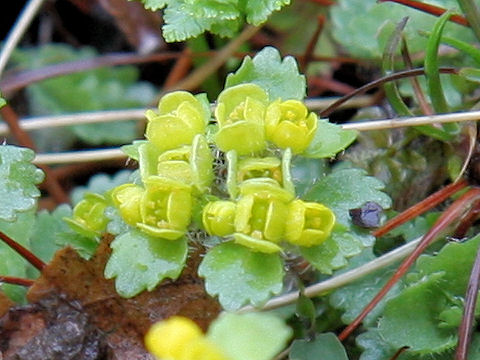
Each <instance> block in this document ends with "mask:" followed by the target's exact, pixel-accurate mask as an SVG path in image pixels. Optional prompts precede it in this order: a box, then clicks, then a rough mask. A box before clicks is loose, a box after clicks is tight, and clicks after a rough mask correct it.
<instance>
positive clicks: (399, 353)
mask: <svg viewBox="0 0 480 360" xmlns="http://www.w3.org/2000/svg"><path fill="white" fill-rule="evenodd" d="M408 349H409V347H408V346H404V347H401V348H400V349H398V350H397V352H396V353H395V354H393V356H392V358H391V359H390V360H397V359H398V357H399V356H400V355H402V354H403V353H404V352H405V351H407V350H408Z"/></svg>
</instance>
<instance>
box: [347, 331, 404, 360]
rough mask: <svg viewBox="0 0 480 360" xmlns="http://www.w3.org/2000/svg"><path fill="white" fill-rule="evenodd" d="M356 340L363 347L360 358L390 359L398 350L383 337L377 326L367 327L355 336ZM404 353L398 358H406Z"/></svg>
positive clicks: (370, 359) (367, 359) (371, 359)
mask: <svg viewBox="0 0 480 360" xmlns="http://www.w3.org/2000/svg"><path fill="white" fill-rule="evenodd" d="M356 341H357V345H358V346H359V347H360V348H361V349H363V352H362V355H361V356H360V360H385V359H391V358H392V357H393V356H394V355H395V352H396V351H397V350H398V349H395V348H394V347H393V346H392V345H390V344H389V343H387V342H386V341H385V340H384V339H383V337H382V336H381V335H380V333H379V331H378V329H377V328H369V329H368V331H366V332H364V333H363V334H360V335H359V336H358V337H357V338H356ZM404 354H405V353H403V354H402V356H400V358H399V359H400V360H406V359H407V358H406V357H405V356H404ZM408 359H410V357H408ZM412 360H413V359H412Z"/></svg>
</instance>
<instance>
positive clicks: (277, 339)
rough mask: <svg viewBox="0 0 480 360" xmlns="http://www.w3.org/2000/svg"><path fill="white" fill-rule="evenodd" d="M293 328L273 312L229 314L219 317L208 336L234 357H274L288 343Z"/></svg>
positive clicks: (248, 359)
mask: <svg viewBox="0 0 480 360" xmlns="http://www.w3.org/2000/svg"><path fill="white" fill-rule="evenodd" d="M291 333H292V331H291V330H290V328H289V327H288V326H286V325H285V323H284V322H283V321H282V320H280V319H279V318H277V317H276V316H273V315H270V314H261V313H251V314H242V315H239V314H228V313H224V314H223V315H221V316H220V317H219V318H217V319H216V320H215V321H214V322H213V323H212V325H210V328H209V329H208V334H207V337H208V338H209V339H210V340H212V342H214V343H215V344H217V345H219V346H220V347H221V348H222V349H223V350H224V352H225V354H226V355H227V356H228V358H229V359H231V360H270V359H273V357H274V356H275V355H276V354H277V353H279V352H280V351H281V350H282V349H283V348H284V347H285V345H286V341H287V340H288V339H289V338H290V336H291Z"/></svg>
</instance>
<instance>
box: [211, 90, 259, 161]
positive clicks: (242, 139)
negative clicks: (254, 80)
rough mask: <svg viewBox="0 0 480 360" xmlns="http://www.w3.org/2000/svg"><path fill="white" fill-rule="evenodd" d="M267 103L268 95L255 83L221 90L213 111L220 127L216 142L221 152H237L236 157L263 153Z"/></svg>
mask: <svg viewBox="0 0 480 360" xmlns="http://www.w3.org/2000/svg"><path fill="white" fill-rule="evenodd" d="M267 104H268V95H267V93H266V92H265V91H264V90H263V89H262V88H261V87H260V86H258V85H255V84H241V85H237V86H233V87H231V88H228V89H225V90H224V91H222V92H221V94H220V95H219V96H218V99H217V107H216V109H215V118H216V119H217V122H218V127H219V130H218V132H217V134H216V135H215V143H216V144H217V146H218V147H219V148H220V150H222V151H224V152H227V151H230V150H236V151H237V153H238V154H239V155H249V154H250V155H251V154H255V153H258V152H259V151H262V150H264V149H265V147H266V142H265V128H264V127H265V125H264V117H265V110H266V107H267Z"/></svg>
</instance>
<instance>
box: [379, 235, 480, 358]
mask: <svg viewBox="0 0 480 360" xmlns="http://www.w3.org/2000/svg"><path fill="white" fill-rule="evenodd" d="M479 243H480V236H476V237H475V238H473V239H471V240H469V241H467V242H465V243H449V244H447V245H445V246H444V247H443V249H442V250H441V251H440V252H439V253H438V255H436V256H431V255H423V256H421V257H420V258H419V259H418V261H417V265H416V268H415V270H416V271H415V272H414V273H411V274H410V275H409V276H408V281H410V285H409V286H408V287H406V288H405V289H404V290H403V291H402V292H401V293H400V294H399V295H398V296H396V297H394V298H392V299H390V300H389V301H388V302H387V304H386V306H385V311H384V313H383V317H382V318H381V319H380V322H379V325H378V329H379V331H380V334H381V336H382V337H383V338H384V339H385V340H386V341H387V342H388V343H389V344H391V345H392V346H393V347H397V348H398V347H402V346H409V350H408V352H409V353H412V354H427V353H438V352H442V351H444V350H447V349H450V348H452V347H453V346H454V345H455V344H456V342H457V339H456V333H457V329H456V326H454V327H452V326H451V325H454V324H453V323H451V322H452V321H453V322H455V319H454V318H457V320H458V316H455V314H454V313H453V312H452V311H454V312H455V311H456V312H457V313H458V311H457V310H458V309H457V310H455V309H456V308H459V307H462V306H463V296H464V294H465V292H466V288H467V284H468V279H469V273H470V271H471V268H472V266H473V262H474V258H475V255H476V252H477V249H478V246H479ZM459 259H461V261H459ZM457 315H458V314H457ZM451 316H453V317H454V318H451ZM449 318H450V319H449Z"/></svg>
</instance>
